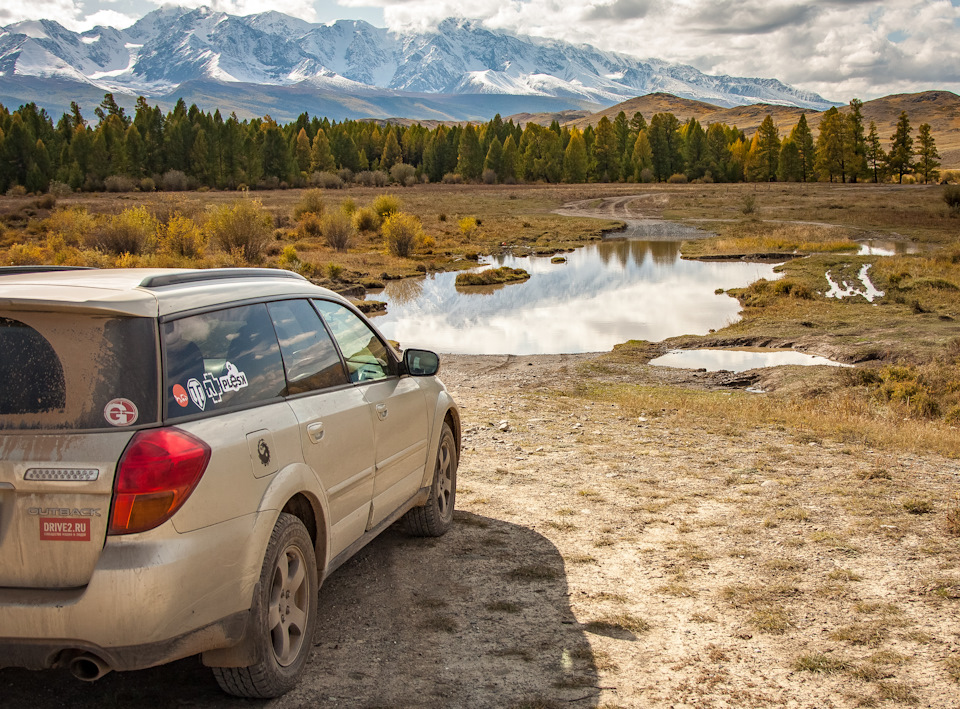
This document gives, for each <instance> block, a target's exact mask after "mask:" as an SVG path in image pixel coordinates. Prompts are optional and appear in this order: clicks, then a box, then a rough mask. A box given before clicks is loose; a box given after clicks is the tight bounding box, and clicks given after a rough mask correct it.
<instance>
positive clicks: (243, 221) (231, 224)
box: [205, 199, 273, 261]
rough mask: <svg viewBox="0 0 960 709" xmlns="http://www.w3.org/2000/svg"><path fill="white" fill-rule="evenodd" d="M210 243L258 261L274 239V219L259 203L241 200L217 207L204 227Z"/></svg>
mask: <svg viewBox="0 0 960 709" xmlns="http://www.w3.org/2000/svg"><path fill="white" fill-rule="evenodd" d="M205 229H206V232H207V234H208V235H209V236H210V240H211V241H212V242H213V243H214V244H215V245H216V246H218V247H219V248H220V249H222V250H223V251H226V252H228V253H234V252H238V253H240V254H242V256H243V258H244V259H246V260H247V261H259V260H260V259H261V258H262V256H263V252H264V250H265V249H266V247H267V244H268V243H270V237H272V236H273V219H272V218H271V216H270V213H269V212H267V211H266V210H265V209H264V208H263V205H262V204H260V202H259V201H258V200H253V199H240V200H237V201H236V202H234V203H233V204H232V205H231V204H225V205H220V206H217V207H214V208H213V209H212V210H211V211H210V215H209V216H208V217H207V223H206V225H205Z"/></svg>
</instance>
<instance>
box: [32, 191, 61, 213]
mask: <svg viewBox="0 0 960 709" xmlns="http://www.w3.org/2000/svg"><path fill="white" fill-rule="evenodd" d="M33 206H34V207H36V208H37V209H53V208H54V207H56V206H57V198H56V197H54V196H53V195H52V194H50V193H49V192H48V193H47V194H43V195H40V196H39V197H37V199H35V200H34V202H33Z"/></svg>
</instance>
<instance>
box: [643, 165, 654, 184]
mask: <svg viewBox="0 0 960 709" xmlns="http://www.w3.org/2000/svg"><path fill="white" fill-rule="evenodd" d="M640 182H647V183H649V182H653V170H651V169H650V168H649V167H645V168H643V169H642V170H641V171H640Z"/></svg>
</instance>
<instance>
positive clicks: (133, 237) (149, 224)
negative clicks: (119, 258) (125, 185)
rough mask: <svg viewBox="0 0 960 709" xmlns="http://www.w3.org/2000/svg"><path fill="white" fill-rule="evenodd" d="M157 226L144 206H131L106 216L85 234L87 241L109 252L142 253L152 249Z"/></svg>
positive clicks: (96, 247)
mask: <svg viewBox="0 0 960 709" xmlns="http://www.w3.org/2000/svg"><path fill="white" fill-rule="evenodd" d="M157 227H158V224H157V220H156V219H155V218H154V216H153V215H152V214H150V213H149V212H148V211H147V210H146V208H145V207H131V208H130V209H124V210H123V211H122V212H120V214H116V215H113V216H111V217H108V218H107V219H106V220H105V221H104V222H102V223H101V224H100V225H99V226H98V227H97V228H95V229H94V230H93V231H91V232H90V233H89V234H88V235H87V243H88V244H89V245H90V246H92V247H93V248H95V249H100V250H101V251H105V252H107V253H110V254H117V255H120V254H134V255H136V254H142V253H146V252H148V251H150V250H152V246H153V241H154V240H155V238H156V234H157Z"/></svg>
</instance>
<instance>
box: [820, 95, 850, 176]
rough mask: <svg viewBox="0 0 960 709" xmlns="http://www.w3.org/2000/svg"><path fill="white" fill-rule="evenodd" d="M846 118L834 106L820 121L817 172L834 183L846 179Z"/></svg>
mask: <svg viewBox="0 0 960 709" xmlns="http://www.w3.org/2000/svg"><path fill="white" fill-rule="evenodd" d="M844 122H845V121H844V117H843V116H842V115H841V114H840V112H839V111H838V110H837V107H836V106H832V107H831V108H830V109H828V110H827V111H826V113H824V114H823V117H822V118H821V119H820V135H818V136H817V153H816V156H817V157H816V165H815V167H816V170H817V172H819V173H820V176H821V178H822V179H827V180H829V181H830V182H833V181H834V179H835V178H837V177H839V178H840V180H841V181H842V180H843V179H844V160H843V135H844V130H843V127H842V126H843V124H844Z"/></svg>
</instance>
